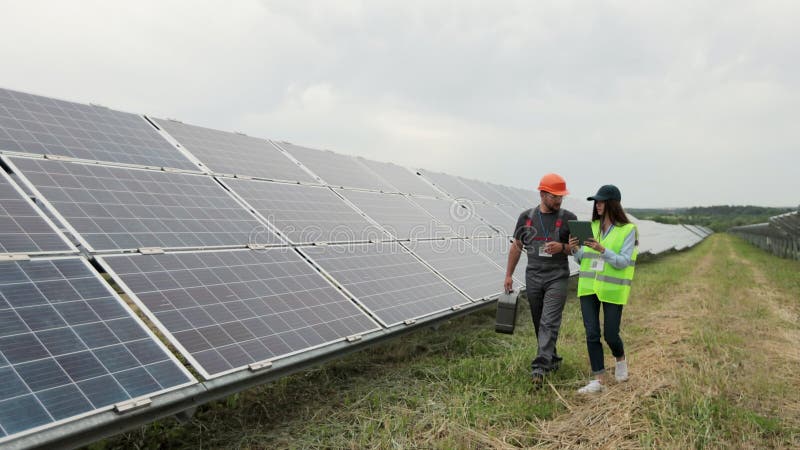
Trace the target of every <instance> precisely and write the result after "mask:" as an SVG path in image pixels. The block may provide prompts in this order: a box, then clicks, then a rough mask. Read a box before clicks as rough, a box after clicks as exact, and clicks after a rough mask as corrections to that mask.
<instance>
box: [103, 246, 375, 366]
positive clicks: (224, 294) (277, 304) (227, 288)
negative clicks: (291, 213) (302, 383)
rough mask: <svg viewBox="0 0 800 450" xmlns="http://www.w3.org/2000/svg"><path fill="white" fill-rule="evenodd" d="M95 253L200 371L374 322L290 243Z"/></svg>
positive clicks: (314, 343) (282, 352) (265, 356)
mask: <svg viewBox="0 0 800 450" xmlns="http://www.w3.org/2000/svg"><path fill="white" fill-rule="evenodd" d="M100 261H101V262H102V263H103V264H105V265H107V266H108V268H109V273H112V274H113V276H114V277H115V278H116V279H117V280H118V281H119V284H120V285H121V286H123V288H124V289H125V291H126V292H127V293H129V294H130V295H131V296H132V297H134V298H135V299H136V300H137V302H138V303H139V304H140V306H141V307H142V309H143V310H144V311H147V312H148V313H149V315H150V317H151V319H152V320H153V321H154V322H155V323H156V324H158V325H159V328H160V329H161V330H162V332H164V334H165V335H166V336H168V337H169V338H170V341H171V342H172V344H173V345H175V346H176V347H178V348H180V349H181V350H182V352H183V353H184V355H186V356H187V357H188V358H190V359H191V360H192V362H193V365H194V366H195V367H197V368H198V370H200V371H201V373H202V374H203V376H204V377H206V378H211V377H216V376H219V375H222V374H225V373H229V372H231V371H234V370H237V369H241V368H244V367H247V366H248V365H249V364H252V363H256V362H260V361H265V360H271V359H275V358H280V357H285V356H287V355H291V354H294V353H298V352H302V351H304V350H309V349H312V348H316V347H319V346H321V345H324V344H329V343H332V342H336V341H339V340H342V339H345V338H346V337H348V336H352V335H358V334H362V333H366V332H369V331H373V330H376V329H378V328H379V327H378V326H377V324H376V323H375V322H374V321H372V320H371V319H370V318H369V316H367V315H366V314H365V313H364V312H363V311H361V310H360V309H358V308H357V307H356V305H355V304H353V303H352V302H351V301H349V300H348V299H347V297H345V296H344V295H342V294H341V292H339V291H338V290H337V289H336V288H335V287H334V286H333V285H331V284H329V283H328V282H327V281H326V280H325V279H324V278H323V277H322V276H321V275H320V274H319V272H317V271H315V270H314V268H313V267H312V266H311V265H310V264H309V263H308V262H307V261H305V260H303V259H302V258H301V257H300V255H298V254H297V253H296V252H295V251H294V250H292V249H289V248H273V249H269V250H261V251H250V250H228V251H211V252H189V253H173V254H159V255H117V256H106V257H102V258H100Z"/></svg>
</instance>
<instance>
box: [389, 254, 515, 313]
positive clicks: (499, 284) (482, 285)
mask: <svg viewBox="0 0 800 450" xmlns="http://www.w3.org/2000/svg"><path fill="white" fill-rule="evenodd" d="M403 245H404V246H405V247H406V248H408V249H409V250H411V251H412V252H413V253H414V254H415V255H417V256H418V257H419V258H420V259H422V261H423V262H425V263H426V264H427V265H429V266H430V267H431V268H433V269H434V270H435V271H436V272H438V273H439V274H441V275H442V276H443V277H444V278H446V279H447V280H448V281H449V282H450V283H452V284H453V286H455V287H456V288H458V289H459V290H460V291H461V292H463V293H464V294H465V295H466V296H467V297H469V298H470V299H471V300H473V301H475V300H489V299H493V298H497V297H498V296H499V295H500V294H502V293H503V280H504V279H505V270H504V268H501V267H500V266H499V265H497V264H496V263H495V262H494V261H492V259H490V258H489V257H487V256H485V255H484V254H482V253H481V252H480V251H478V250H477V249H476V248H474V247H473V246H472V245H470V241H469V240H467V239H440V240H432V241H412V242H409V243H405V244H403Z"/></svg>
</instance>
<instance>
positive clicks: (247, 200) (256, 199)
mask: <svg viewBox="0 0 800 450" xmlns="http://www.w3.org/2000/svg"><path fill="white" fill-rule="evenodd" d="M218 180H219V181H220V182H221V183H223V184H224V185H225V186H226V187H228V189H230V190H231V192H233V193H234V194H235V195H237V196H238V197H239V198H240V199H241V201H242V202H243V203H244V204H246V205H247V206H248V207H249V208H251V209H253V210H254V211H255V212H256V214H258V215H259V216H260V217H261V219H262V220H263V221H265V222H267V223H269V224H270V225H271V226H272V227H273V229H275V230H276V231H277V232H278V233H279V234H280V235H281V236H283V237H284V238H285V239H287V240H288V241H289V242H290V243H292V244H294V245H302V244H319V243H341V242H370V241H375V240H384V239H387V238H388V237H389V236H388V235H387V234H385V233H384V232H383V230H382V229H381V228H380V227H379V226H378V225H376V224H374V223H373V222H372V221H370V220H369V219H368V218H367V217H366V215H365V214H363V213H362V212H359V211H357V210H356V209H355V208H354V207H353V206H351V204H350V203H349V202H347V201H345V200H343V199H342V198H341V197H340V196H339V195H338V194H337V193H336V192H335V191H334V190H332V189H331V188H329V187H327V186H310V185H301V184H296V183H293V184H289V183H278V182H270V181H258V180H242V179H236V178H218Z"/></svg>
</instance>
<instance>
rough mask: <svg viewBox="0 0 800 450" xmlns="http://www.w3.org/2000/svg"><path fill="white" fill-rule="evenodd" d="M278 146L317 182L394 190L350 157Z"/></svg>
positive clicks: (378, 189) (292, 146) (291, 146)
mask: <svg viewBox="0 0 800 450" xmlns="http://www.w3.org/2000/svg"><path fill="white" fill-rule="evenodd" d="M278 145H279V146H280V147H281V148H283V149H284V150H286V151H287V152H288V153H289V154H290V155H292V156H293V157H294V158H296V159H297V160H298V161H300V162H301V163H302V164H303V165H304V166H305V167H307V168H308V169H310V170H311V171H312V172H313V173H315V174H316V175H317V177H318V178H319V181H321V182H323V183H325V184H328V185H331V186H338V187H350V188H359V189H368V190H376V191H382V192H392V191H393V190H394V189H393V188H392V186H390V185H389V184H388V183H387V182H385V181H384V180H383V179H381V178H380V177H379V176H378V175H376V174H375V173H373V172H372V171H369V170H364V166H362V165H361V164H358V163H357V161H356V159H355V158H354V157H352V156H347V155H341V154H338V153H334V152H331V151H325V150H316V149H313V148H308V147H301V146H299V145H293V144H289V143H286V142H280V143H278Z"/></svg>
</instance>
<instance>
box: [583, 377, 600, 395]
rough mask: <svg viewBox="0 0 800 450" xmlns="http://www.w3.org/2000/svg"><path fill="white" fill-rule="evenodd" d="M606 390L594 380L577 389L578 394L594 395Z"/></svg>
mask: <svg viewBox="0 0 800 450" xmlns="http://www.w3.org/2000/svg"><path fill="white" fill-rule="evenodd" d="M605 389H606V387H605V386H603V383H601V382H600V381H599V380H597V379H594V380H592V381H590V382H589V384H587V385H586V386H584V387H582V388H580V389H578V393H579V394H595V393H597V392H603V391H604V390H605Z"/></svg>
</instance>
